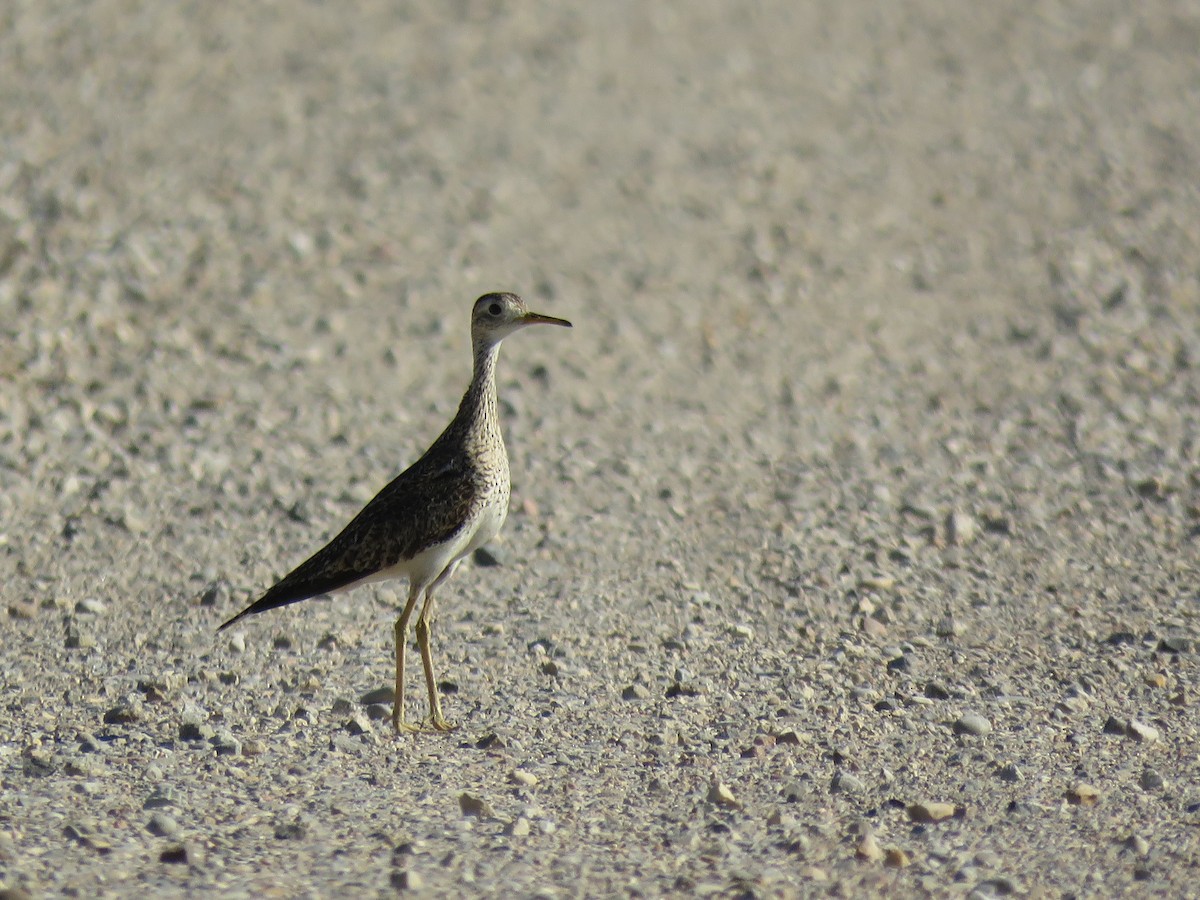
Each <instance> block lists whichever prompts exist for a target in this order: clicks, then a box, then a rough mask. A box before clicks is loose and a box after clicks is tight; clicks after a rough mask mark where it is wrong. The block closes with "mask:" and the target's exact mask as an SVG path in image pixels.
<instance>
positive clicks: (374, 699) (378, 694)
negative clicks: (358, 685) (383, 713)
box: [358, 687, 396, 706]
mask: <svg viewBox="0 0 1200 900" xmlns="http://www.w3.org/2000/svg"><path fill="white" fill-rule="evenodd" d="M395 697H396V690H395V688H390V687H381V688H375V690H373V691H367V692H366V693H365V694H363V695H362V696H361V697H359V698H358V702H359V703H361V704H362V705H363V706H373V705H375V704H386V705H390V704H391V702H392V700H393V699H395Z"/></svg>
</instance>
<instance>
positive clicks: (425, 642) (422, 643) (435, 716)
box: [417, 569, 456, 731]
mask: <svg viewBox="0 0 1200 900" xmlns="http://www.w3.org/2000/svg"><path fill="white" fill-rule="evenodd" d="M449 572H450V570H449V569H447V570H446V572H443V573H442V575H441V577H439V578H438V580H437V581H436V582H434V584H435V585H436V584H439V583H440V582H442V581H443V580H444V579H445V578H446V576H447V575H448V574H449ZM432 628H433V585H431V586H430V587H429V589H427V590H426V591H425V605H424V606H423V607H421V615H420V616H418V617H417V646H418V647H419V648H420V650H421V663H422V664H423V665H424V666H425V685H426V687H427V688H428V689H429V724H430V725H432V726H433V727H434V728H436V729H437V730H438V731H453V730H454V728H455V727H456V726H454V725H452V724H450V723H449V722H447V721H446V717H445V716H443V715H442V701H441V699H440V698H439V697H438V689H437V680H436V679H435V678H434V675H433V650H432V649H431V648H430V646H429V633H430V630H431V629H432Z"/></svg>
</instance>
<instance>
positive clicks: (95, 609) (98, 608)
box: [75, 597, 108, 616]
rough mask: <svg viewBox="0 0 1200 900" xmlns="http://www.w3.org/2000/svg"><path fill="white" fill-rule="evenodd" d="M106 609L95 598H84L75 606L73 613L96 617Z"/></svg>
mask: <svg viewBox="0 0 1200 900" xmlns="http://www.w3.org/2000/svg"><path fill="white" fill-rule="evenodd" d="M106 609H108V607H106V606H105V605H104V603H103V602H101V601H100V600H97V599H96V598H95V597H84V598H83V599H82V600H80V601H79V602H78V603H76V604H75V612H77V613H79V614H80V615H85V616H98V615H100V614H101V613H103V612H104V611H105V610H106Z"/></svg>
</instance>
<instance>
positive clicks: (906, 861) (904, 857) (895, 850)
mask: <svg viewBox="0 0 1200 900" xmlns="http://www.w3.org/2000/svg"><path fill="white" fill-rule="evenodd" d="M883 864H884V865H885V866H889V867H890V868H893V869H903V868H905V867H906V866H909V865H911V864H912V859H911V858H910V857H909V855H908V854H907V853H905V852H904V851H903V850H901V849H900V848H899V847H888V849H887V850H886V851H885V852H884V859H883Z"/></svg>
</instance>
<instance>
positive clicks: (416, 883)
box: [391, 869, 425, 891]
mask: <svg viewBox="0 0 1200 900" xmlns="http://www.w3.org/2000/svg"><path fill="white" fill-rule="evenodd" d="M391 880H392V887H393V888H395V889H396V890H398V891H419V890H421V889H422V888H423V887H425V879H424V878H422V877H421V873H419V872H414V871H413V870H412V869H400V870H398V871H395V872H393V873H392V879H391Z"/></svg>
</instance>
